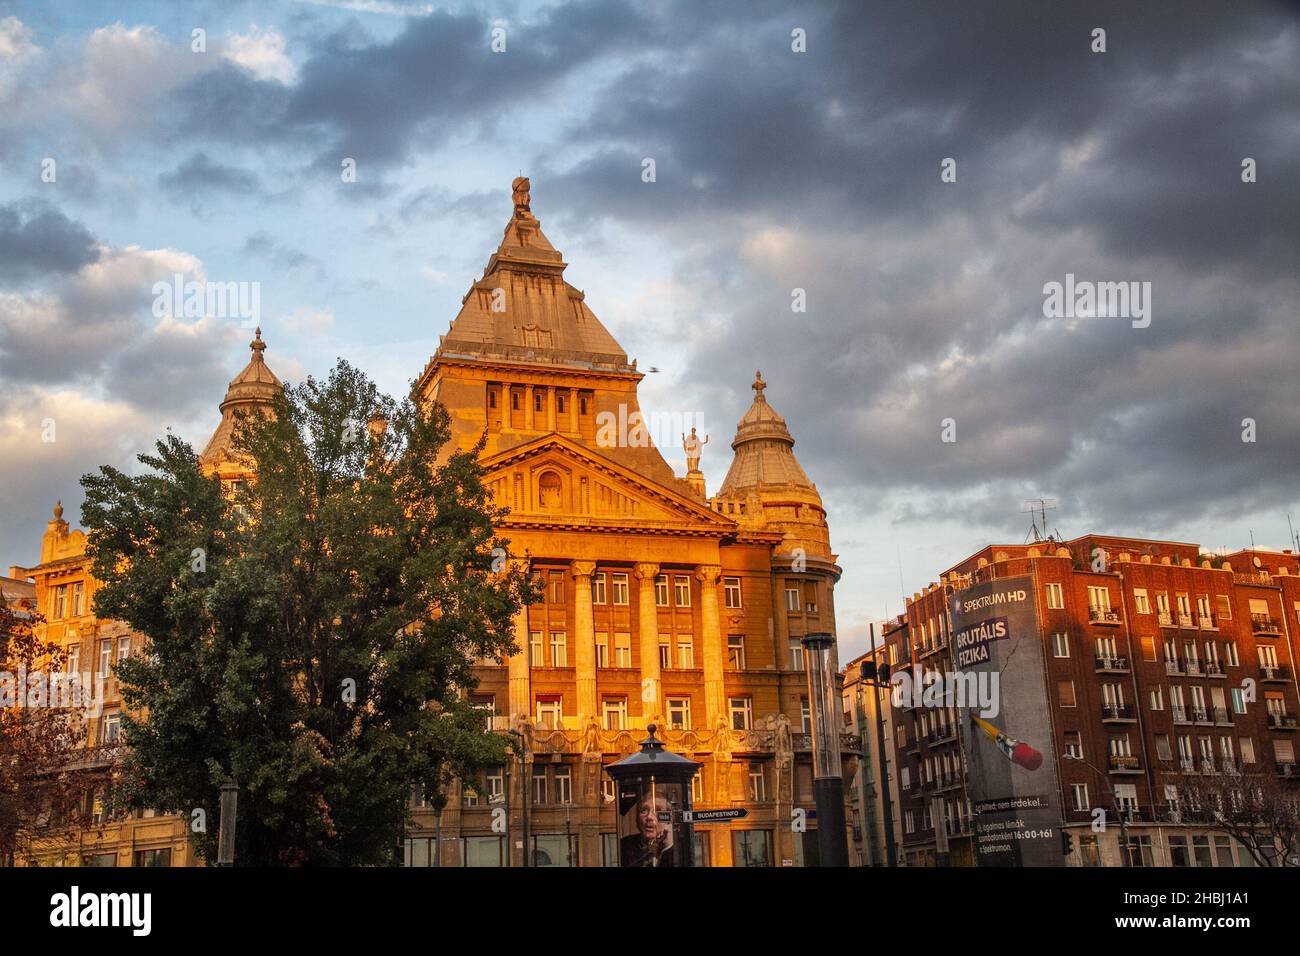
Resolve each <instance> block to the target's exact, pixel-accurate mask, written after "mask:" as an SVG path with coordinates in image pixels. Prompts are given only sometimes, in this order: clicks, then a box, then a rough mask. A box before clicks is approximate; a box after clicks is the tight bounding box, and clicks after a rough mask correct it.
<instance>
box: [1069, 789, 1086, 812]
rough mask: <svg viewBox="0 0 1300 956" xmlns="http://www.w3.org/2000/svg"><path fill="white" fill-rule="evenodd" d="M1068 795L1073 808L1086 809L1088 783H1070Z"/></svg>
mask: <svg viewBox="0 0 1300 956" xmlns="http://www.w3.org/2000/svg"><path fill="white" fill-rule="evenodd" d="M1070 795H1071V798H1072V801H1073V803H1074V809H1075V810H1083V811H1086V810H1088V809H1089V807H1088V785H1087V784H1086V783H1075V784H1071V785H1070Z"/></svg>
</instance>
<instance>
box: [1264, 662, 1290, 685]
mask: <svg viewBox="0 0 1300 956" xmlns="http://www.w3.org/2000/svg"><path fill="white" fill-rule="evenodd" d="M1259 679H1260V680H1262V681H1266V682H1278V681H1283V682H1284V681H1288V680H1290V679H1291V674H1290V671H1289V670H1288V669H1287V668H1285V667H1264V666H1262V665H1261V666H1260V668H1259Z"/></svg>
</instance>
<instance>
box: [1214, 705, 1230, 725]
mask: <svg viewBox="0 0 1300 956" xmlns="http://www.w3.org/2000/svg"><path fill="white" fill-rule="evenodd" d="M1211 716H1212V717H1213V718H1214V722H1215V723H1216V724H1220V725H1222V726H1226V727H1231V726H1232V712H1231V711H1229V710H1228V709H1227V708H1226V707H1215V708H1213V709H1212V711H1211Z"/></svg>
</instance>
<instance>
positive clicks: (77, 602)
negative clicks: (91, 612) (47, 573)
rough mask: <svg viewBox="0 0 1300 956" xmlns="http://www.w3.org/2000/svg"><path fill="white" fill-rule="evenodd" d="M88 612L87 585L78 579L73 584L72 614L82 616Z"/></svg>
mask: <svg viewBox="0 0 1300 956" xmlns="http://www.w3.org/2000/svg"><path fill="white" fill-rule="evenodd" d="M85 613H86V585H85V583H84V582H82V581H78V582H76V583H75V584H73V585H72V616H73V617H81V615H83V614H85Z"/></svg>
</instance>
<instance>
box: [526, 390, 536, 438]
mask: <svg viewBox="0 0 1300 956" xmlns="http://www.w3.org/2000/svg"><path fill="white" fill-rule="evenodd" d="M533 415H534V413H533V387H532V386H531V385H525V386H524V428H526V429H527V430H528V431H532V430H533V429H534V428H536V427H537V423H536V421H535V420H534V417H533Z"/></svg>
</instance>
